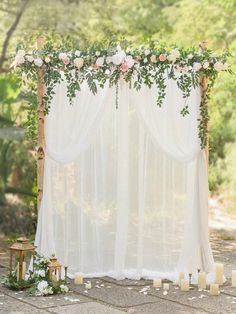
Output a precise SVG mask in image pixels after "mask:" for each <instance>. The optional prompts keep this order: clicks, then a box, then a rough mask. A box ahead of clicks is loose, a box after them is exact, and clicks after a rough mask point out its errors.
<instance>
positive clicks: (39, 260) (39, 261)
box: [3, 254, 69, 296]
mask: <svg viewBox="0 0 236 314" xmlns="http://www.w3.org/2000/svg"><path fill="white" fill-rule="evenodd" d="M49 262H50V260H49V259H48V258H45V257H44V256H41V255H39V254H36V255H35V258H34V263H33V264H34V265H33V271H31V270H29V271H27V272H26V274H25V278H24V280H17V271H16V270H14V271H13V272H11V273H10V274H8V275H7V276H6V277H5V279H4V282H3V284H4V285H5V286H6V287H7V288H9V289H11V290H24V289H27V292H28V293H29V295H31V296H46V295H52V294H59V293H67V292H68V291H69V288H68V285H67V280H66V276H65V278H64V279H61V278H58V279H57V278H55V277H54V278H53V279H50V278H49V272H48V265H49Z"/></svg>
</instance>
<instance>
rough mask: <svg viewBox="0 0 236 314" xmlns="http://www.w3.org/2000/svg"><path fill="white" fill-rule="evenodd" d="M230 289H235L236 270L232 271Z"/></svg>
mask: <svg viewBox="0 0 236 314" xmlns="http://www.w3.org/2000/svg"><path fill="white" fill-rule="evenodd" d="M232 287H236V270H232Z"/></svg>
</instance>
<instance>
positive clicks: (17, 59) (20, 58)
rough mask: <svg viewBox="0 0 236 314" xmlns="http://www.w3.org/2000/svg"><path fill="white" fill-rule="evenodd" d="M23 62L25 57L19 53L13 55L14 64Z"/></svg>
mask: <svg viewBox="0 0 236 314" xmlns="http://www.w3.org/2000/svg"><path fill="white" fill-rule="evenodd" d="M24 62H25V58H24V57H22V56H19V55H16V56H15V62H14V66H16V65H18V64H23V63H24Z"/></svg>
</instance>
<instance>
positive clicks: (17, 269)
mask: <svg viewBox="0 0 236 314" xmlns="http://www.w3.org/2000/svg"><path fill="white" fill-rule="evenodd" d="M16 279H17V281H19V280H20V263H19V262H18V263H17V266H16Z"/></svg>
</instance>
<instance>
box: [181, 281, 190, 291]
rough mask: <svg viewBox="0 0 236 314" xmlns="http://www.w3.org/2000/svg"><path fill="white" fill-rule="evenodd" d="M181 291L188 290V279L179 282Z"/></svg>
mask: <svg viewBox="0 0 236 314" xmlns="http://www.w3.org/2000/svg"><path fill="white" fill-rule="evenodd" d="M180 289H181V291H189V282H188V280H185V279H182V280H181V282H180Z"/></svg>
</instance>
